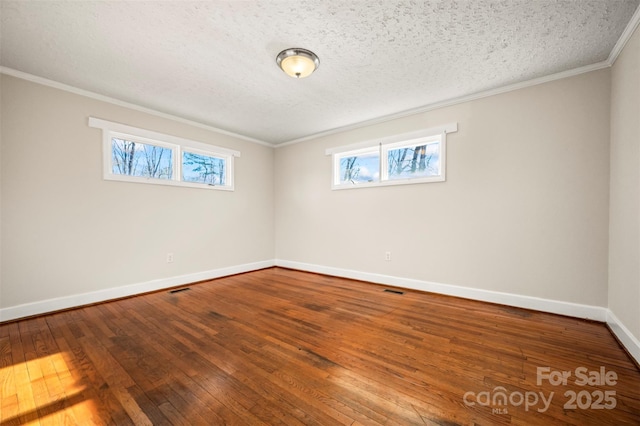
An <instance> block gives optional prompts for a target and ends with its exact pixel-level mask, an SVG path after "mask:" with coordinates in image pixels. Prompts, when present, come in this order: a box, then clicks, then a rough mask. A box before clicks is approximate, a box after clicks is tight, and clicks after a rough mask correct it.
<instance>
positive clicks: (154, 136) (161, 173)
mask: <svg viewBox="0 0 640 426" xmlns="http://www.w3.org/2000/svg"><path fill="white" fill-rule="evenodd" d="M89 126H90V127H95V128H100V129H102V135H103V137H102V140H103V156H104V158H103V162H104V164H103V177H104V179H107V180H118V181H124V182H138V183H151V184H161V185H173V186H189V187H194V188H208V189H222V190H227V191H233V189H234V186H233V160H234V158H235V157H239V156H240V153H239V152H237V151H233V150H230V149H226V148H220V147H216V146H212V145H207V144H204V143H200V142H195V141H191V140H188V139H182V138H178V137H175V136H169V135H163V134H161V133H156V132H151V131H149V130H144V129H138V128H135V127H131V126H126V125H124V124H119V123H112V122H109V121H105V120H100V119H98V118H93V117H91V118H89Z"/></svg>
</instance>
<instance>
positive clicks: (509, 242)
mask: <svg viewBox="0 0 640 426" xmlns="http://www.w3.org/2000/svg"><path fill="white" fill-rule="evenodd" d="M609 82H610V70H608V69H605V70H600V71H595V72H590V73H587V74H582V75H579V76H575V77H571V78H567V79H563V80H558V81H554V82H550V83H546V84H541V85H537V86H534V87H529V88H526V89H522V90H517V91H512V92H509V93H504V94H500V95H497V96H492V97H487V98H484V99H480V100H475V101H471V102H467V103H463V104H458V105H454V106H451V107H446V108H442V109H438V110H434V111H431V112H427V113H423V114H418V115H414V116H410V117H405V118H401V119H397V120H393V121H389V122H385V123H382V124H377V125H373V126H368V127H364V128H361V129H356V130H352V131H348V132H343V133H339V134H335V135H331V136H327V137H324V138H321V139H316V140H313V141H309V142H305V143H301V144H296V145H290V146H286V147H282V148H279V149H277V150H276V157H275V182H276V201H275V205H276V215H275V218H276V233H275V235H276V257H277V258H278V259H284V260H288V261H295V262H305V263H310V264H314V265H322V266H328V267H334V268H345V269H350V270H356V271H366V272H370V273H378V274H385V275H391V276H396V277H405V278H413V279H418V280H425V281H433V282H439V283H444V284H453V285H461V286H467V287H472V288H479V289H484V290H493V291H501V292H508V293H515V294H519V295H527V296H536V297H541V298H546V299H553V300H559V301H568V302H575V303H580V304H588V305H595V306H607V245H608V204H609V199H608V191H609V131H610V129H609V102H610V84H609ZM449 122H458V125H459V130H458V132H457V133H453V134H451V135H449V137H448V145H447V181H446V182H444V183H431V184H417V185H405V186H394V187H378V188H366V189H353V190H341V191H331V189H330V175H331V159H330V157H328V156H325V149H327V148H331V147H337V146H341V145H346V144H352V143H357V142H361V141H366V140H370V139H374V138H376V137H384V136H388V135H392V134H395V133H403V132H408V131H413V130H418V129H421V128H428V127H433V126H438V125H442V124H446V123H449ZM385 251H391V252H392V261H390V262H385V261H384V252H385Z"/></svg>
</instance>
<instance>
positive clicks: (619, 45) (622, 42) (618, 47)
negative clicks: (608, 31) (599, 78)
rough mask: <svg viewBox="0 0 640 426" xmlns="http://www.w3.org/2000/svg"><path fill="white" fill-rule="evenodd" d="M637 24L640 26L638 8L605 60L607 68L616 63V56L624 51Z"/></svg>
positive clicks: (639, 11) (639, 8) (639, 9)
mask: <svg viewBox="0 0 640 426" xmlns="http://www.w3.org/2000/svg"><path fill="white" fill-rule="evenodd" d="M639 24H640V6H638V8H637V9H636V11H635V13H634V14H633V16H632V17H631V20H630V21H629V23H628V24H627V26H626V28H625V29H624V31H623V32H622V34H621V35H620V38H619V39H618V41H617V42H616V44H615V45H614V46H613V49H611V53H610V54H609V58H607V63H608V64H609V66H612V65H613V64H614V63H615V62H616V59H618V55H620V53H621V52H622V49H624V46H626V44H627V42H628V41H629V40H630V39H631V36H632V35H633V33H634V31H635V30H636V28H638V25H639Z"/></svg>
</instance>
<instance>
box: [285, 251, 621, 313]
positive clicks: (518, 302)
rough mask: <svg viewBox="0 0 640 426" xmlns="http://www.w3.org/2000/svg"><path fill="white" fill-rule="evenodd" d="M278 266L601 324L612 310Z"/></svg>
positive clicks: (391, 278)
mask: <svg viewBox="0 0 640 426" xmlns="http://www.w3.org/2000/svg"><path fill="white" fill-rule="evenodd" d="M275 264H276V266H282V267H284V268H291V269H300V270H302V271H309V272H317V273H319V274H326V275H335V276H338V277H344V278H352V279H356V280H362V281H369V282H373V283H377V284H385V285H389V286H393V287H403V288H409V289H414V290H420V291H428V292H431V293H439V294H446V295H448V296H456V297H462V298H464V299H473V300H480V301H483V302H491V303H499V304H501V305H508V306H515V307H518V308H525V309H533V310H536V311H542V312H549V313H552V314H560V315H567V316H571V317H576V318H585V319H590V320H594V321H601V322H605V321H606V320H607V311H608V309H607V308H605V307H602V306H591V305H581V304H578V303H571V302H562V301H559V300H551V299H542V298H539V297H532V296H522V295H519V294H513V293H502V292H498V291H491V290H483V289H478V288H471V287H462V286H457V285H451V284H441V283H435V282H430V281H421V280H414V279H410V278H399V277H394V276H391V275H381V274H372V273H369V272H361V271H354V270H350V269H341V268H333V267H330V266H321V265H314V264H309V263H301V262H293V261H289V260H282V259H276V261H275Z"/></svg>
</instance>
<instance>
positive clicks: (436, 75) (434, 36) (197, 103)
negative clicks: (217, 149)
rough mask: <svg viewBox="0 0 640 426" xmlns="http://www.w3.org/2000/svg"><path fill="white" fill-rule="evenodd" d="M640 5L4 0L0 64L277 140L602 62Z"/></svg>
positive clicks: (627, 0)
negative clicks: (295, 51) (296, 59)
mask: <svg viewBox="0 0 640 426" xmlns="http://www.w3.org/2000/svg"><path fill="white" fill-rule="evenodd" d="M639 2H640V0H503V1H499V0H466V1H384V0H383V1H373V0H369V1H342V0H318V1H201V2H193V1H149V2H145V1H136V2H133V1H131V2H124V1H101V2H93V1H81V2H71V1H37V2H36V1H9V0H1V7H2V9H1V11H0V12H1V20H2V21H1V23H2V28H1V32H0V65H2V66H4V67H7V68H10V69H13V70H17V71H22V72H25V73H29V74H32V75H35V76H38V77H43V78H46V79H50V80H54V81H56V82H60V83H64V84H67V85H71V86H74V87H77V88H80V89H84V90H88V91H92V92H95V93H98V94H102V95H106V96H109V97H112V98H116V99H119V100H122V101H126V102H131V103H134V104H137V105H140V106H143V107H148V108H152V109H154V110H157V111H161V112H165V113H169V114H173V115H176V116H179V117H182V118H185V119H189V120H193V121H197V122H200V123H203V124H207V125H210V126H214V127H217V128H220V129H223V130H227V131H230V132H235V133H238V134H240V135H244V136H248V137H252V138H255V139H259V140H261V141H266V142H269V143H274V144H277V143H281V142H286V141H291V140H295V139H298V138H302V137H305V136H308V135H313V134H316V133H320V132H325V131H328V130H332V129H336V128H340V127H344V126H349V125H353V124H355V123H359V122H363V121H367V120H372V119H376V118H379V117H384V116H388V115H392V114H396V113H399V112H402V111H407V110H411V109H415V108H420V107H423V106H427V105H430V104H434V103H437V102H442V101H446V100H449V99H454V98H458V97H461V96H466V95H469V94H472V93H477V92H480V91H484V90H489V89H493V88H498V87H501V86H505V85H509V84H513V83H517V82H521V81H526V80H531V79H534V78H538V77H542V76H546V75H550V74H554V73H557V72H561V71H565V70H570V69H574V68H578V67H581V66H585V65H590V64H594V63H598V62H601V61H605V60H606V59H607V57H608V56H609V54H610V52H611V50H612V48H613V46H614V45H615V43H616V42H617V40H618V39H619V37H620V35H621V34H622V32H623V30H624V29H625V26H626V25H627V24H628V22H629V20H630V18H631V17H632V15H633V13H634V11H635V9H636V8H637V7H638V3H639ZM289 47H302V48H306V49H309V50H312V51H314V52H315V53H316V54H317V55H318V56H319V57H320V68H319V69H318V71H316V73H314V74H313V75H312V76H310V77H308V78H306V79H301V80H295V79H292V78H290V77H288V76H287V75H285V74H284V73H283V72H282V71H280V69H279V68H278V67H277V66H276V63H275V57H276V55H277V54H278V52H280V51H281V50H283V49H285V48H289ZM106 118H108V117H106Z"/></svg>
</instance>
